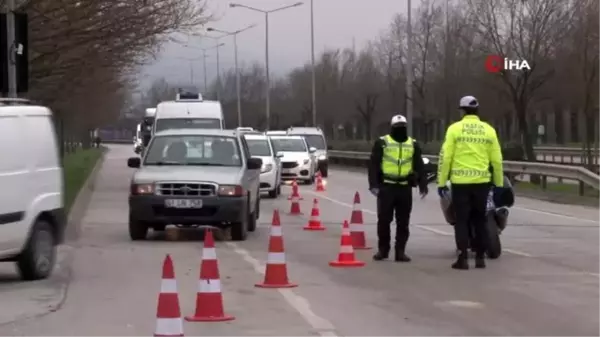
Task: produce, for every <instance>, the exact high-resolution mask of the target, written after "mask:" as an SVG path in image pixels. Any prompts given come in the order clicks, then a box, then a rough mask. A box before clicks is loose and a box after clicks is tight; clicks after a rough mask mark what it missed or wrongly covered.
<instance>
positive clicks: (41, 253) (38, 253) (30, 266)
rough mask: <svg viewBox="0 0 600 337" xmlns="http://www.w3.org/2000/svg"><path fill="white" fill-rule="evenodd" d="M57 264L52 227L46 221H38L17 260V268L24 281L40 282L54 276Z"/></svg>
mask: <svg viewBox="0 0 600 337" xmlns="http://www.w3.org/2000/svg"><path fill="white" fill-rule="evenodd" d="M55 263H56V240H55V238H54V235H53V234H52V226H50V224H49V223H48V222H46V221H44V220H40V219H38V220H36V222H35V224H34V225H33V229H32V231H31V236H30V237H29V240H28V241H27V245H26V246H25V250H23V252H21V254H20V255H19V257H18V259H17V267H18V268H19V273H20V274H21V278H23V279H24V280H28V281H30V280H40V279H44V278H47V277H48V276H50V274H52V270H53V269H54V264H55Z"/></svg>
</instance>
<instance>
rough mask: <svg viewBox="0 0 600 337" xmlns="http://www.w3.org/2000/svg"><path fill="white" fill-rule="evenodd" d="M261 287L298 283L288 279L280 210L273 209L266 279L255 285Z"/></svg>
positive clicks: (287, 286)
mask: <svg viewBox="0 0 600 337" xmlns="http://www.w3.org/2000/svg"><path fill="white" fill-rule="evenodd" d="M255 286H256V287H259V288H294V287H297V286H298V285H297V284H295V283H291V282H290V281H289V279H288V274H287V265H286V263H285V250H284V248H283V231H282V230H281V220H280V219H279V211H278V210H275V211H273V221H272V222H271V237H270V238H269V254H268V255H267V265H266V267H265V280H264V281H263V283H257V284H256V285H255Z"/></svg>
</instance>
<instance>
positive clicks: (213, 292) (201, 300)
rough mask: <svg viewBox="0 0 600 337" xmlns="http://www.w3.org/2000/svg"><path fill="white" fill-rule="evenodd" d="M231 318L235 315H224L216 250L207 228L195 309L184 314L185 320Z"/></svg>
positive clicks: (228, 319)
mask: <svg viewBox="0 0 600 337" xmlns="http://www.w3.org/2000/svg"><path fill="white" fill-rule="evenodd" d="M233 319H235V317H233V316H230V315H225V313H224V311H223V295H222V293H221V280H220V276H219V265H218V262H217V250H216V249H215V240H214V238H213V234H212V231H211V230H210V229H207V230H206V234H205V235H204V248H203V249H202V263H201V264H200V279H199V281H198V293H197V294H196V311H195V313H194V315H192V316H186V318H185V320H186V321H190V322H223V321H231V320H233Z"/></svg>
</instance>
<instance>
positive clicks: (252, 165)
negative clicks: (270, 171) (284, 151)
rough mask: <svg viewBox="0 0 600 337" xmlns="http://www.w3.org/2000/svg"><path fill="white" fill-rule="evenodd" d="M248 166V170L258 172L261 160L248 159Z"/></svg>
mask: <svg viewBox="0 0 600 337" xmlns="http://www.w3.org/2000/svg"><path fill="white" fill-rule="evenodd" d="M246 165H247V166H248V170H260V168H261V167H262V159H260V158H250V159H248V162H247V163H246Z"/></svg>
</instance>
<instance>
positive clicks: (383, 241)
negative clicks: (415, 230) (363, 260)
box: [377, 184, 412, 254]
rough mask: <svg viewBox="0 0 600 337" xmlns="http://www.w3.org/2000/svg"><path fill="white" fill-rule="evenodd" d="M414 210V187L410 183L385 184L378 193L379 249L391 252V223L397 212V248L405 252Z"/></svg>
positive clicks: (386, 252) (383, 251) (382, 251)
mask: <svg viewBox="0 0 600 337" xmlns="http://www.w3.org/2000/svg"><path fill="white" fill-rule="evenodd" d="M411 211H412V188H411V187H410V186H408V185H386V184H384V185H383V186H382V187H381V188H380V190H379V194H378V195H377V237H378V239H379V243H378V246H379V251H380V252H381V253H383V254H389V252H390V240H391V238H390V224H391V222H392V220H393V218H394V212H395V213H396V243H395V249H396V251H398V252H402V253H403V252H404V250H405V248H406V242H407V241H408V236H409V235H410V233H409V229H408V224H409V222H410V212H411Z"/></svg>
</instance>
